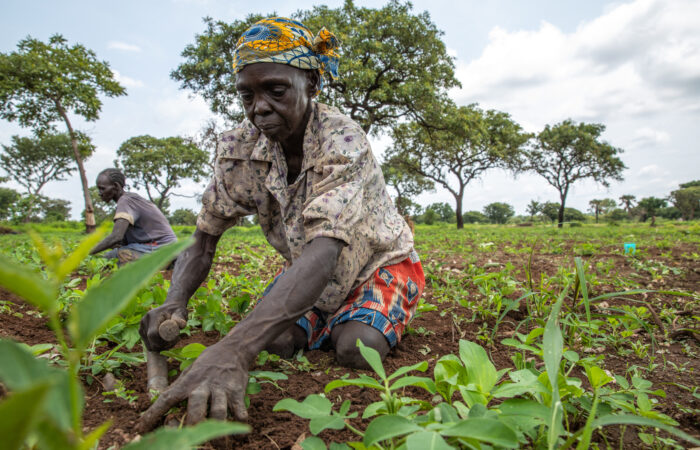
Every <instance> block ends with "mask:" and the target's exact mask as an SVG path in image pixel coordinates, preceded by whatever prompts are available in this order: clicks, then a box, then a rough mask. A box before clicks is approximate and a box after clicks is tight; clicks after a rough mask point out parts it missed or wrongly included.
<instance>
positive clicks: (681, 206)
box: [670, 180, 700, 220]
mask: <svg viewBox="0 0 700 450" xmlns="http://www.w3.org/2000/svg"><path fill="white" fill-rule="evenodd" d="M670 198H671V201H672V202H673V205H674V206H675V207H676V208H678V211H680V213H681V215H682V216H683V220H693V219H694V218H695V217H696V216H697V215H698V212H699V211H700V180H698V181H691V182H689V183H683V184H681V185H680V189H677V190H675V191H673V192H671V196H670Z"/></svg>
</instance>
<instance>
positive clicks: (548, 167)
mask: <svg viewBox="0 0 700 450" xmlns="http://www.w3.org/2000/svg"><path fill="white" fill-rule="evenodd" d="M603 131H605V125H602V124H599V123H583V122H581V123H578V124H576V123H574V122H573V121H572V120H571V119H568V120H565V121H563V122H561V123H559V124H556V125H553V126H550V125H547V126H545V128H544V130H542V131H541V132H540V133H539V134H538V135H537V137H536V138H535V139H534V141H533V144H532V145H531V146H530V148H528V149H527V150H526V151H525V152H524V156H525V162H524V165H523V169H525V170H531V171H534V172H536V173H537V174H539V175H540V176H542V177H543V178H544V179H545V180H546V181H547V183H549V184H550V185H552V186H554V187H555V188H556V189H557V191H558V192H559V199H560V203H559V212H558V220H559V227H561V226H562V224H563V222H564V208H565V206H566V197H567V196H568V194H569V190H570V189H571V186H572V185H573V184H574V183H576V182H577V181H579V180H583V179H586V178H590V179H593V180H595V181H596V182H598V183H600V184H602V185H603V186H606V187H607V186H609V185H610V180H622V171H623V170H624V169H625V168H626V167H625V165H624V163H623V162H622V160H621V159H620V158H618V156H617V155H619V154H620V153H622V149H620V148H616V147H613V146H612V145H610V144H608V143H607V142H605V141H602V140H600V136H601V134H602V133H603Z"/></svg>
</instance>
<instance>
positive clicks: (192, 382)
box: [139, 237, 345, 431]
mask: <svg viewBox="0 0 700 450" xmlns="http://www.w3.org/2000/svg"><path fill="white" fill-rule="evenodd" d="M344 245H345V243H344V242H342V241H339V240H337V239H333V238H327V237H321V238H317V239H314V240H313V241H311V242H310V243H309V244H307V245H306V246H305V247H304V250H303V251H302V254H301V256H300V257H299V258H298V259H296V260H295V261H294V262H293V264H292V267H290V268H289V270H287V271H286V272H285V274H284V275H283V276H282V277H281V278H280V279H279V280H278V281H277V283H275V285H274V286H273V287H272V289H271V290H270V292H269V293H268V294H267V295H266V296H265V298H264V300H263V301H262V302H261V303H260V304H258V305H257V306H256V307H255V309H253V311H252V312H251V313H250V314H249V315H248V316H247V317H246V318H245V319H243V320H242V321H241V322H240V323H239V324H238V325H236V326H235V327H234V328H233V329H232V330H231V331H230V332H229V333H228V334H227V335H226V337H224V338H223V339H222V340H221V341H219V342H218V343H216V344H214V345H212V346H210V347H209V348H207V349H206V350H204V351H203V352H202V354H201V355H200V356H199V358H197V360H196V361H195V362H194V364H192V366H191V367H190V369H189V370H188V371H187V372H185V373H183V374H182V375H181V376H180V377H179V378H178V379H177V380H176V381H175V383H173V384H172V386H171V387H170V388H169V389H168V390H167V391H165V392H163V393H162V394H161V395H160V396H159V397H158V400H157V401H156V402H155V403H154V404H153V405H152V406H151V407H150V408H149V409H148V410H147V411H146V412H145V413H144V414H143V416H142V417H141V420H140V422H139V428H140V430H141V431H146V430H149V429H151V428H153V427H154V426H155V424H156V423H157V422H158V420H160V417H161V416H162V415H163V414H164V413H166V412H167V411H168V410H169V409H170V408H171V407H172V406H174V405H175V404H177V403H178V402H180V401H182V400H185V399H188V407H187V422H188V423H189V424H193V423H197V422H199V421H201V420H203V419H204V418H205V417H206V415H207V403H208V402H209V404H210V405H211V409H210V413H209V416H210V417H211V418H213V419H219V420H225V419H226V416H227V411H231V412H232V413H233V414H234V416H235V417H236V419H238V420H246V419H247V417H248V413H247V412H246V409H245V403H244V397H245V390H246V386H247V384H248V367H249V366H250V364H251V362H252V361H253V359H254V358H255V357H256V356H257V355H258V353H259V352H260V351H261V350H263V349H264V348H265V347H266V346H267V345H268V344H269V343H271V342H272V341H273V340H275V339H276V338H277V336H279V335H280V334H281V333H282V332H284V331H285V330H286V329H287V328H289V327H290V326H292V325H293V324H294V323H295V322H296V321H297V319H299V317H301V316H302V315H303V314H304V313H305V312H307V311H308V310H310V309H311V307H312V306H313V305H314V303H316V301H317V300H318V299H319V297H320V296H321V293H322V292H323V290H324V289H325V288H326V286H327V285H328V282H329V281H330V279H331V277H332V276H333V273H334V272H335V268H336V265H337V262H338V257H339V256H340V252H341V251H342V249H343V247H344ZM210 398H211V400H210Z"/></svg>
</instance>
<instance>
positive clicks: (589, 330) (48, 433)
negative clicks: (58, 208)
mask: <svg viewBox="0 0 700 450" xmlns="http://www.w3.org/2000/svg"><path fill="white" fill-rule="evenodd" d="M104 231H105V230H102V232H103V233H104ZM190 232H191V230H189V229H181V230H180V231H179V234H180V235H181V236H182V237H183V239H182V240H181V242H180V243H179V244H177V245H173V246H171V247H169V248H166V249H164V250H162V251H160V252H157V253H155V254H153V255H150V256H148V257H145V258H143V259H141V260H139V261H137V262H136V263H133V264H131V265H128V266H126V267H125V268H122V269H120V270H117V269H116V267H115V266H114V264H113V263H112V262H110V261H106V260H103V259H100V258H95V257H89V256H87V253H88V252H89V249H90V248H91V247H92V246H93V245H94V243H95V242H97V241H98V240H99V238H100V236H101V235H100V234H99V233H98V234H95V235H91V236H89V237H88V238H84V239H83V237H82V236H80V235H78V234H76V233H70V232H51V231H46V232H42V233H40V234H33V235H31V236H24V235H23V236H1V237H0V249H1V252H2V255H1V256H2V258H1V259H0V285H2V286H3V287H4V288H5V289H7V290H9V291H11V292H13V293H14V294H16V295H17V296H19V297H21V298H23V299H24V300H26V301H27V302H28V303H29V304H31V305H32V307H33V309H32V310H31V311H27V310H26V308H25V309H23V311H24V312H19V309H18V308H17V305H16V303H17V300H16V297H12V298H10V297H9V296H6V297H7V298H0V313H2V314H8V315H17V314H20V315H21V314H28V313H31V314H35V315H40V317H41V318H43V319H45V320H46V323H47V326H48V327H49V328H50V329H51V330H52V332H53V336H54V338H53V339H52V340H51V342H37V343H31V344H29V345H28V344H20V343H17V342H14V341H12V340H10V339H3V340H0V358H1V359H2V361H3V364H2V365H0V380H1V381H2V383H3V384H4V386H5V387H6V389H7V390H8V391H9V392H10V395H7V396H6V398H4V399H3V401H2V403H0V423H1V424H2V425H0V428H2V429H4V430H12V432H11V433H10V434H9V435H11V436H12V439H11V442H10V444H9V446H8V448H22V447H23V446H28V447H32V446H36V447H37V448H93V447H96V446H99V445H100V444H99V442H100V440H102V441H103V442H104V441H105V437H106V436H109V433H110V431H109V430H110V423H109V422H105V423H104V424H103V425H101V426H99V427H93V428H92V429H88V428H87V427H85V425H84V422H85V420H84V414H85V409H84V408H85V398H84V397H85V396H84V392H85V390H86V388H87V387H88V386H90V385H92V384H93V383H95V381H96V380H97V381H101V380H104V378H105V375H107V374H110V375H112V376H113V378H114V379H116V382H115V384H114V386H110V387H111V389H105V390H104V392H103V393H102V394H103V396H104V400H103V401H104V402H121V403H120V404H124V405H128V404H131V403H134V402H135V401H136V400H137V397H138V393H135V392H134V391H133V390H130V389H129V388H128V387H127V385H126V383H125V382H123V380H124V379H125V377H124V374H125V373H128V371H129V368H131V367H139V366H143V365H144V363H145V358H144V355H143V352H142V351H141V350H140V339H139V335H138V325H139V321H140V318H141V316H142V315H143V314H144V312H145V311H147V310H149V309H150V308H152V307H154V306H156V305H158V304H161V303H162V302H163V301H164V299H165V295H166V293H167V289H168V287H169V281H168V280H167V279H166V278H164V276H163V272H160V271H159V270H160V269H161V268H162V267H164V266H166V265H167V264H168V262H169V261H170V260H171V259H172V257H173V256H174V255H175V254H177V252H178V251H180V250H181V249H182V248H184V246H186V245H187V244H188V242H189V241H187V240H186V236H188V235H189V233H190ZM625 242H634V243H635V251H634V253H632V252H628V253H625V251H624V243H625ZM416 244H417V249H418V251H419V253H420V254H421V257H422V259H423V263H424V268H425V269H426V276H427V281H428V286H427V288H426V293H425V295H424V297H423V298H422V299H421V301H420V304H419V307H418V311H417V317H416V319H415V320H414V322H413V323H412V326H411V327H410V329H409V336H410V337H411V338H412V339H414V341H415V342H420V343H421V345H423V347H422V348H421V349H420V353H421V354H419V355H415V356H416V361H415V362H412V363H410V364H409V363H408V362H407V364H405V365H402V366H400V367H397V368H395V369H394V370H392V371H391V372H389V371H388V370H387V369H386V368H385V367H384V365H383V364H382V362H381V361H380V359H379V356H378V355H377V354H376V352H374V351H373V350H372V349H370V348H364V347H362V346H361V343H358V345H360V346H361V347H360V348H361V351H362V354H363V355H364V357H365V358H366V359H367V361H368V362H369V364H370V366H371V367H372V369H373V370H372V371H367V372H362V371H350V373H347V374H345V373H346V372H348V371H343V370H341V371H340V372H338V376H337V377H335V379H333V380H332V381H330V382H328V383H327V384H326V385H325V387H324V389H322V390H320V391H319V392H317V393H314V394H312V395H305V396H303V397H301V396H299V395H297V394H296V393H295V392H292V391H288V390H285V383H286V380H287V378H288V377H291V376H308V374H306V373H303V372H304V371H305V370H308V365H309V364H310V363H309V361H308V360H306V359H305V357H304V356H303V355H302V354H300V355H297V356H296V358H295V360H294V361H292V362H288V363H282V362H280V360H279V358H277V357H275V355H267V354H261V356H260V357H259V358H258V360H259V361H258V363H259V364H258V366H259V367H256V369H260V370H255V371H253V372H251V377H250V381H249V386H248V393H249V399H248V400H249V401H254V400H255V396H256V395H262V394H260V392H261V390H262V386H263V385H274V386H275V390H276V391H280V392H281V393H282V394H281V397H282V398H281V399H280V400H279V401H278V402H277V403H276V405H275V406H274V408H273V411H270V412H269V413H270V414H272V415H273V417H279V418H280V420H283V419H284V418H285V417H290V416H291V415H293V416H295V417H298V418H301V419H303V420H304V421H305V422H308V436H306V437H305V439H303V440H301V441H300V442H298V443H299V445H301V446H302V447H303V448H307V449H309V448H311V449H316V448H328V447H330V448H348V447H352V448H379V449H385V448H386V449H388V448H409V449H414V448H416V449H417V448H420V449H424V448H436V449H437V448H477V449H478V448H518V447H531V448H573V447H576V448H589V447H591V446H597V447H600V448H605V447H609V446H614V447H620V448H622V447H623V446H624V445H627V444H629V442H633V443H634V445H636V446H641V445H646V446H649V447H650V448H664V447H669V448H673V447H677V448H683V446H685V445H688V444H692V445H700V441H699V440H698V439H697V435H698V429H697V422H696V425H695V428H694V426H693V425H692V417H697V415H698V412H699V411H700V409H698V408H699V407H700V405H699V404H698V403H697V400H700V393H698V388H697V380H698V374H697V370H698V363H697V351H698V345H697V328H698V327H697V323H698V317H699V316H700V313H699V308H698V306H699V305H700V295H699V293H698V289H697V286H698V284H697V280H698V274H697V271H696V269H694V267H695V266H697V261H698V260H699V259H700V258H699V252H700V228H699V227H698V225H693V224H682V225H666V226H664V227H657V228H649V227H634V226H628V227H611V226H601V227H593V226H589V227H579V228H571V229H563V230H557V229H554V228H549V227H532V228H512V227H492V226H477V227H473V228H467V229H464V230H455V229H452V228H448V227H447V226H434V227H429V226H425V227H419V228H418V230H417V232H416ZM279 263H280V259H279V257H278V256H276V255H275V254H274V252H273V250H272V249H271V248H270V247H269V246H266V245H265V242H264V238H263V237H262V234H261V233H260V232H259V231H258V230H256V229H254V228H251V229H248V228H236V229H233V230H230V231H229V232H228V233H227V234H226V235H225V237H224V238H223V239H222V241H221V243H220V245H219V248H218V251H217V258H216V261H215V265H214V270H213V271H212V273H211V274H210V277H209V278H208V280H207V281H206V282H205V283H204V284H203V285H202V286H201V287H200V288H199V290H198V291H197V292H196V293H195V295H194V297H193V299H192V301H191V302H190V316H189V320H188V324H187V327H186V328H185V329H184V330H183V333H184V335H189V336H191V337H193V338H194V341H196V340H197V337H198V336H200V335H203V334H204V333H209V334H211V333H218V334H221V335H223V334H226V333H227V332H228V331H229V330H230V329H231V328H232V327H233V326H235V324H236V323H237V322H238V321H239V320H241V319H242V318H243V317H245V314H246V313H247V312H248V311H249V310H250V308H251V307H252V305H253V304H254V302H255V300H256V299H257V298H259V297H260V295H261V294H262V292H263V290H264V288H265V286H266V284H267V282H268V281H269V280H270V279H271V277H272V275H273V274H274V272H275V270H276V268H277V267H278V265H279ZM3 292H4V291H3ZM430 318H439V319H438V320H432V321H430V320H427V319H430ZM424 319H425V320H424ZM435 323H440V324H441V325H440V326H439V327H437V326H434V325H431V324H435ZM440 327H442V328H445V329H449V330H450V334H451V337H450V339H448V340H449V341H450V342H451V344H449V345H448V347H449V348H450V349H451V350H452V351H442V352H438V351H436V350H435V349H436V348H437V346H436V342H437V341H438V340H439V338H440V336H443V335H444V333H442V331H444V330H443V329H442V328H440ZM3 334H5V333H3ZM190 341H192V339H190ZM450 345H451V347H450ZM431 347H432V348H431ZM204 348H205V347H204V345H203V344H202V343H201V342H190V343H189V344H188V345H183V346H180V347H179V348H176V349H173V350H170V351H168V352H165V354H166V355H167V356H168V357H169V358H171V361H174V362H176V363H177V364H176V367H177V369H174V371H173V372H174V373H171V375H172V376H176V375H177V373H178V372H179V371H181V370H184V369H185V368H186V367H187V366H188V365H189V364H191V362H192V361H193V360H194V359H195V358H196V357H197V355H199V353H201V351H202V350H203V349H204ZM495 354H500V355H507V358H508V360H507V361H505V362H504V361H503V358H500V359H498V358H495V357H494V355H495ZM391 358H392V356H390V357H389V359H391ZM496 359H498V361H496ZM621 361H624V362H625V363H624V364H621ZM272 363H274V364H272ZM385 364H387V361H385ZM305 366H307V367H305ZM321 369H324V368H321ZM324 370H326V372H327V373H328V372H329V370H330V366H329V367H326V368H325V369H324ZM299 374H301V375H299ZM659 380H666V381H660V382H659ZM352 389H355V390H354V391H353V390H352ZM358 389H359V390H360V391H359V392H363V393H364V392H367V393H368V395H367V398H368V399H369V400H367V401H362V400H360V401H359V402H358V401H357V399H356V396H355V397H353V396H352V395H350V394H348V392H354V393H357V392H358ZM671 390H672V391H673V392H674V393H679V392H681V393H683V395H681V396H677V398H670V397H669V396H667V394H666V391H671ZM263 392H265V391H263ZM363 397H364V396H363ZM251 399H252V400H251ZM679 419H680V421H679ZM246 432H248V433H255V432H256V429H255V425H254V424H252V425H250V426H247V425H244V424H237V423H234V422H228V423H219V422H214V421H210V422H205V423H202V424H200V425H198V426H196V427H181V428H164V429H161V430H159V431H157V432H155V433H151V434H149V435H145V436H141V437H140V439H139V440H138V441H136V442H132V443H130V444H129V448H146V446H148V447H150V448H153V446H156V447H157V448H160V447H162V448H165V447H166V446H167V447H170V448H172V446H173V445H180V446H194V445H198V444H200V443H202V442H205V441H208V440H210V439H213V438H215V437H217V436H222V435H230V434H236V433H246ZM333 433H336V434H333ZM343 433H345V434H343ZM347 433H350V435H351V436H353V437H352V438H343V439H342V442H339V441H338V436H348V434H347ZM294 439H296V436H294V437H293V439H292V442H294ZM102 445H103V446H104V444H102Z"/></svg>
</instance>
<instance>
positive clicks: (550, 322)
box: [542, 284, 569, 450]
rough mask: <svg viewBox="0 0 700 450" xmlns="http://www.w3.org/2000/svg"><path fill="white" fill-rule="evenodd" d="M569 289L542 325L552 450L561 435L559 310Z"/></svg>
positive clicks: (562, 347)
mask: <svg viewBox="0 0 700 450" xmlns="http://www.w3.org/2000/svg"><path fill="white" fill-rule="evenodd" d="M568 291H569V284H567V285H566V286H565V287H564V289H562V292H561V294H560V295H559V298H557V301H556V302H555V303H554V305H552V309H551V310H550V312H549V318H548V319H547V323H546V324H545V327H544V336H543V338H542V339H543V340H542V359H544V365H545V367H546V369H547V376H548V377H549V382H550V384H551V386H552V403H551V416H550V418H549V420H548V421H547V422H548V441H547V445H548V448H549V450H552V449H553V448H554V446H555V445H556V443H557V439H558V438H559V436H560V435H561V433H562V431H563V429H562V424H561V420H562V414H563V411H562V405H561V401H560V397H559V382H558V380H559V363H560V362H561V358H562V353H563V351H564V339H563V338H562V335H561V329H560V328H559V310H560V309H561V305H562V303H563V301H564V297H565V296H566V294H567V293H568Z"/></svg>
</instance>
